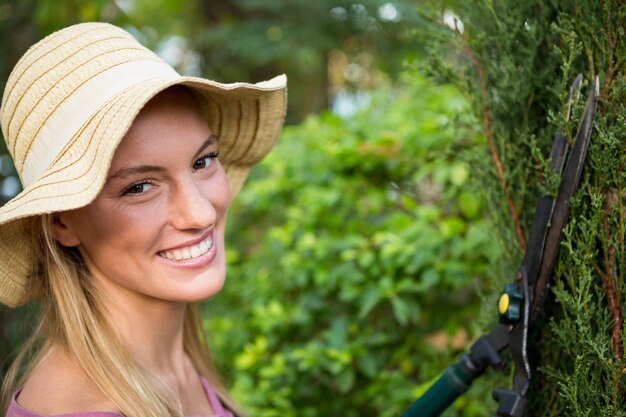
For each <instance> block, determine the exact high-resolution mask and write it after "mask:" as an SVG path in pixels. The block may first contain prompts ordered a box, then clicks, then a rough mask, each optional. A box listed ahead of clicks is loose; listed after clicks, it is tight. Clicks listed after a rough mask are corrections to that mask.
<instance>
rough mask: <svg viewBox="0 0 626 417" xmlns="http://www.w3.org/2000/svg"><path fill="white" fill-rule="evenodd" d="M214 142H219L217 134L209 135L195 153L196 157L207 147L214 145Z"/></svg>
mask: <svg viewBox="0 0 626 417" xmlns="http://www.w3.org/2000/svg"><path fill="white" fill-rule="evenodd" d="M214 143H217V136H215V135H211V136H209V137H208V138H207V140H205V141H204V143H202V145H200V148H198V151H197V152H196V154H195V155H194V159H195V158H198V157H200V156H201V155H202V152H204V150H205V149H206V148H208V147H209V146H211V145H213V144H214Z"/></svg>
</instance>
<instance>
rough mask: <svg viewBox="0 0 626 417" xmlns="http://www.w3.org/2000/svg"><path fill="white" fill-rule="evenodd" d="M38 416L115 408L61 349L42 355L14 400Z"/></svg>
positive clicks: (113, 409)
mask: <svg viewBox="0 0 626 417" xmlns="http://www.w3.org/2000/svg"><path fill="white" fill-rule="evenodd" d="M17 402H18V403H19V405H20V406H21V407H23V408H25V409H26V410H28V411H31V412H33V413H35V414H38V415H43V416H49V415H60V414H69V413H80V412H95V411H112V412H115V411H116V407H115V405H114V404H113V402H111V401H110V400H109V399H108V398H106V397H105V396H104V395H103V394H102V393H101V392H100V391H99V390H98V389H97V388H96V387H95V386H94V385H93V384H92V383H91V381H90V380H89V378H87V377H86V376H85V375H84V374H83V373H82V372H81V371H80V370H79V369H78V367H77V366H76V365H75V364H74V363H73V362H72V360H71V359H70V358H68V357H67V355H65V354H64V353H63V352H61V351H60V350H58V349H57V350H54V351H52V352H51V353H50V354H48V355H47V356H46V357H44V358H43V359H42V360H41V361H40V362H39V363H38V364H37V365H35V368H34V369H33V371H32V372H31V374H30V375H29V376H28V379H27V380H26V383H25V384H24V387H23V388H22V391H21V392H20V395H19V398H18V399H17Z"/></svg>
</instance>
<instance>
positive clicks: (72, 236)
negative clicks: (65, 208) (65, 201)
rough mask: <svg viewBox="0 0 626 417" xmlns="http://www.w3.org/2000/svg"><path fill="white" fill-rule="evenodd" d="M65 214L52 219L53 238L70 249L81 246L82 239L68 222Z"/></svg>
mask: <svg viewBox="0 0 626 417" xmlns="http://www.w3.org/2000/svg"><path fill="white" fill-rule="evenodd" d="M66 220H67V218H66V216H65V213H56V214H54V215H53V217H52V236H53V237H54V239H55V240H56V241H57V242H59V243H60V244H61V245H63V246H66V247H68V248H71V247H75V246H78V245H80V239H79V238H78V236H77V235H76V233H74V231H73V230H72V228H71V227H69V226H68V224H67V222H66Z"/></svg>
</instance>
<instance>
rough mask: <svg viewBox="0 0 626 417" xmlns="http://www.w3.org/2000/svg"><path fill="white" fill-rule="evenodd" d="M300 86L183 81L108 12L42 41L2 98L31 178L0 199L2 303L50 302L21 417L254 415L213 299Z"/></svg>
mask: <svg viewBox="0 0 626 417" xmlns="http://www.w3.org/2000/svg"><path fill="white" fill-rule="evenodd" d="M285 81H286V79H285V77H284V76H281V77H277V78H275V79H273V80H270V81H266V82H263V83H258V84H244V83H237V84H219V83H216V82H213V81H210V80H204V79H199V78H191V77H181V76H179V75H178V74H176V73H175V71H174V70H173V69H172V68H171V67H170V66H168V65H167V64H166V63H164V62H163V61H162V60H160V59H159V58H158V57H157V56H156V55H154V54H153V53H152V52H150V51H148V50H147V49H145V48H144V47H142V46H141V45H140V44H139V43H138V42H137V41H136V40H135V39H134V38H132V36H130V35H129V34H128V33H126V32H125V31H123V30H121V29H119V28H116V27H114V26H111V25H108V24H103V23H85V24H79V25H75V26H71V27H68V28H66V29H63V30H61V31H59V32H56V33H54V34H52V35H50V36H49V37H47V38H45V39H43V40H42V41H40V42H39V43H37V44H36V45H34V46H33V47H31V48H30V49H29V50H28V52H26V54H25V55H24V56H23V57H22V59H21V60H20V62H18V64H17V65H16V67H15V69H14V70H13V72H12V74H11V76H10V77H9V81H8V83H7V85H6V88H5V92H4V97H3V101H2V108H1V109H0V115H1V122H2V129H3V133H4V137H5V140H6V142H7V148H8V149H9V152H10V153H11V155H12V157H13V160H14V163H15V166H16V169H17V171H18V173H19V174H20V179H21V181H22V184H23V186H24V190H23V191H22V192H21V193H20V194H19V195H18V196H17V197H15V198H14V199H13V200H11V201H10V202H9V203H7V204H6V205H5V206H3V207H2V208H0V301H1V302H3V303H4V304H6V305H9V306H17V305H21V304H24V303H26V302H28V301H29V300H31V299H34V298H39V299H40V305H41V319H40V323H39V326H38V327H37V329H36V332H35V334H34V335H33V336H32V338H31V339H30V340H29V341H28V343H27V344H26V346H25V347H24V349H23V350H22V352H21V353H20V355H19V356H18V358H17V360H16V361H15V362H14V364H13V366H12V368H11V370H10V372H9V373H8V375H7V376H6V378H5V381H4V386H3V401H4V405H3V408H2V410H7V409H8V412H7V415H8V416H10V417H17V416H19V417H22V416H28V417H33V416H34V417H36V416H59V415H65V416H66V417H67V415H69V416H74V417H96V416H98V417H105V416H106V417H113V416H120V415H125V416H220V417H227V416H232V415H233V413H234V414H239V415H240V414H241V413H240V412H239V411H238V409H237V406H236V405H235V404H234V403H233V401H232V400H231V399H230V398H229V397H228V395H227V393H226V391H225V389H224V387H223V386H222V385H221V383H220V381H219V377H218V375H217V372H216V370H215V369H214V367H213V364H212V362H211V359H210V356H209V353H208V350H207V348H206V345H205V344H204V340H203V336H202V331H201V326H200V323H201V319H200V317H199V315H198V306H197V302H198V301H200V300H203V299H206V298H208V297H211V296H212V295H214V294H216V293H217V292H218V291H219V290H220V289H221V288H222V285H223V283H224V278H225V272H226V271H225V255H224V242H223V238H224V226H225V221H226V211H227V208H228V205H229V202H230V201H231V198H232V196H233V195H235V194H236V193H237V192H238V190H239V189H240V187H241V185H242V183H243V181H244V180H245V177H246V175H247V173H248V171H249V169H250V167H251V166H252V165H253V164H254V163H256V162H258V161H259V160H260V159H261V158H262V157H263V156H264V155H265V154H266V153H267V152H268V151H269V149H270V148H271V146H272V144H273V142H274V140H275V138H276V137H277V135H278V133H279V131H280V128H281V126H282V122H283V118H284V111H285V103H286V95H285V94H286V89H285ZM31 357H32V358H33V359H32V360H30V361H29V363H28V366H27V367H26V368H25V369H26V371H25V372H23V373H22V374H19V372H18V371H19V370H20V369H23V365H24V361H25V358H31Z"/></svg>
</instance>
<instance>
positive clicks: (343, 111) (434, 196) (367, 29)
mask: <svg viewBox="0 0 626 417" xmlns="http://www.w3.org/2000/svg"><path fill="white" fill-rule="evenodd" d="M441 4H443V3H441ZM441 4H440V2H439V1H432V4H431V2H426V1H421V2H416V1H410V0H397V1H392V2H390V1H382V0H362V1H346V0H316V1H311V0H291V1H278V0H274V1H270V0H186V1H183V0H115V1H113V0H66V1H62V2H61V1H58V0H8V1H7V0H0V35H1V36H2V39H3V40H2V41H1V42H0V81H1V83H0V85H2V86H3V85H4V83H5V80H6V78H7V77H8V74H9V72H10V70H11V68H12V67H13V65H14V64H15V62H16V61H17V60H18V59H19V57H20V56H21V54H22V53H23V52H24V51H25V50H26V49H27V48H28V46H29V45H31V44H33V43H34V42H36V41H37V40H38V39H40V38H41V37H43V36H45V35H47V34H49V33H51V32H53V31H54V30H57V29H59V28H62V27H64V26H67V25H69V24H72V23H77V22H81V21H90V20H101V21H108V22H111V23H114V24H117V25H120V26H122V27H125V28H126V29H128V30H129V31H130V32H132V33H133V34H134V35H135V36H137V37H138V38H139V39H140V41H141V42H142V43H144V44H145V45H147V46H149V47H150V48H152V49H154V50H156V51H157V52H158V53H159V54H160V55H161V56H162V57H164V58H165V59H166V60H167V61H168V62H170V63H171V64H172V65H174V66H175V67H176V68H177V69H178V70H179V71H180V72H181V73H185V74H189V75H202V76H206V77H209V78H212V79H216V80H219V81H225V82H228V81H242V80H246V81H253V82H256V81H261V80H263V79H267V78H268V77H271V76H273V75H276V74H278V73H283V72H284V73H286V74H287V75H288V78H289V111H288V114H287V119H288V120H287V122H288V123H287V127H286V128H285V129H284V132H283V135H282V137H281V139H280V141H279V143H278V144H277V146H276V148H275V150H274V151H273V152H272V153H271V154H270V156H269V157H268V158H267V159H266V160H265V161H264V162H263V163H262V164H261V165H260V166H259V167H257V168H255V170H253V172H252V175H251V179H250V181H249V183H248V184H247V187H245V188H244V191H243V192H242V194H241V195H240V196H239V197H238V199H237V200H236V201H235V202H234V203H233V205H232V207H231V210H230V219H229V223H230V224H229V235H228V245H229V247H228V250H229V252H228V259H229V275H228V281H227V285H226V287H225V289H224V291H223V293H221V294H220V295H219V296H217V297H215V298H214V299H212V300H210V301H209V302H207V303H206V306H205V312H206V320H205V322H204V324H205V326H206V330H207V333H208V334H209V337H210V340H211V344H212V348H213V350H214V356H215V358H216V361H217V362H218V364H219V366H220V368H221V369H222V370H223V372H224V376H225V378H226V380H227V382H228V384H229V386H230V387H232V390H233V393H234V394H235V396H236V398H237V399H238V400H239V401H240V402H241V403H243V405H244V406H245V407H247V408H248V409H249V410H250V412H251V415H254V416H259V417H270V416H279V415H280V416H317V415H332V416H357V415H358V416H383V417H384V416H394V415H399V414H400V413H401V411H402V410H404V409H405V408H406V407H407V406H408V405H409V404H410V403H411V402H412V400H414V399H415V398H416V397H417V395H418V394H419V393H420V392H422V391H423V390H424V389H425V388H426V387H427V386H428V384H429V383H430V382H432V380H433V379H434V378H436V377H437V376H438V375H439V373H440V372H441V371H442V370H443V369H444V368H445V367H446V366H447V364H449V363H450V362H452V361H453V360H454V359H455V358H456V357H457V356H458V355H459V352H460V351H461V350H464V349H465V348H466V347H467V346H468V345H469V343H470V342H471V341H472V340H473V339H475V338H476V337H477V335H478V334H479V333H480V332H481V330H482V328H484V326H485V325H486V323H487V322H489V321H490V320H491V319H492V318H493V311H492V307H491V306H492V301H493V294H494V293H495V291H497V289H493V288H492V285H493V284H492V279H491V278H490V277H491V276H493V275H494V273H495V272H494V271H497V272H498V273H499V272H501V271H502V270H503V269H504V267H503V265H504V266H509V264H508V263H507V262H504V261H502V258H503V253H502V250H501V248H502V247H503V246H504V245H503V244H502V242H501V241H500V240H498V239H497V238H494V236H500V235H496V234H493V233H491V230H492V226H491V223H492V217H491V213H490V212H487V211H486V205H485V201H484V198H483V193H482V191H481V188H480V183H479V181H477V179H480V178H484V177H488V176H490V175H492V172H491V171H490V170H489V163H482V164H479V163H477V161H483V162H484V161H485V160H487V161H488V153H487V144H486V142H485V139H484V136H483V133H482V129H481V127H480V124H479V122H478V121H477V119H476V117H475V111H474V110H473V109H472V108H471V107H470V104H469V102H468V101H466V99H465V98H464V96H463V94H462V93H461V92H460V91H462V90H463V86H459V85H458V83H457V85H456V86H455V85H453V84H451V83H450V82H449V81H450V79H449V78H448V79H446V78H445V77H444V76H442V75H444V74H443V73H441V74H439V76H437V74H429V77H426V76H425V74H426V73H429V71H428V66H429V65H430V61H429V58H428V57H429V48H428V45H427V44H426V43H425V38H424V36H423V33H424V32H425V30H432V27H433V24H432V21H431V20H429V19H430V17H429V15H428V14H427V13H426V14H425V13H423V12H422V13H418V6H419V8H423V7H427V6H428V9H429V10H434V11H437V13H438V16H439V17H437V18H436V19H437V22H438V23H439V24H440V25H441V27H442V29H441V30H442V31H450V30H451V29H450V27H454V25H455V15H454V13H452V12H451V10H452V9H453V8H454V7H455V2H447V4H448V5H447V6H446V8H445V9H444V8H443V6H441ZM438 53H439V54H441V56H443V57H446V56H448V51H447V50H446V49H445V48H442V49H440V52H438ZM450 56H451V57H452V58H454V56H453V55H452V54H450ZM453 66H454V67H455V68H460V67H459V66H457V65H456V64H453ZM430 72H432V71H430ZM433 75H435V77H433ZM442 80H443V81H444V82H442ZM0 176H1V177H2V179H3V182H2V186H1V187H0V194H1V195H2V198H4V199H7V198H10V197H11V196H12V195H14V194H15V193H16V192H18V191H19V183H18V182H17V180H16V177H15V174H14V173H13V171H12V165H11V163H10V159H9V158H7V156H6V155H4V156H0ZM506 226H507V227H508V226H509V224H508V223H507V224H506ZM509 261H510V259H509ZM483 297H486V298H487V299H488V301H486V302H485V301H484V300H483ZM481 308H484V309H485V311H481ZM28 309H29V308H28V307H27V308H22V309H18V310H9V309H6V308H1V307H0V359H4V358H9V357H10V353H11V352H13V351H14V350H15V348H16V347H17V346H18V345H19V343H20V340H21V338H22V337H23V334H24V333H25V332H28V331H29V330H28V323H29V320H28V316H29V314H30V313H29V311H28ZM1 362H2V361H1V360H0V363H1ZM5 364H6V362H5ZM492 377H493V376H492ZM475 385H477V386H475V387H474V388H473V389H472V391H471V392H470V394H469V395H466V396H465V397H463V398H462V399H460V400H459V401H458V402H457V403H456V404H455V405H454V407H453V408H452V409H451V410H449V411H448V412H447V414H446V416H448V417H452V416H470V417H471V416H485V415H490V413H492V412H493V409H494V407H493V405H494V403H493V402H492V401H491V400H490V399H489V397H490V390H491V388H492V386H493V381H479V382H478V383H477V384H475Z"/></svg>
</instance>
